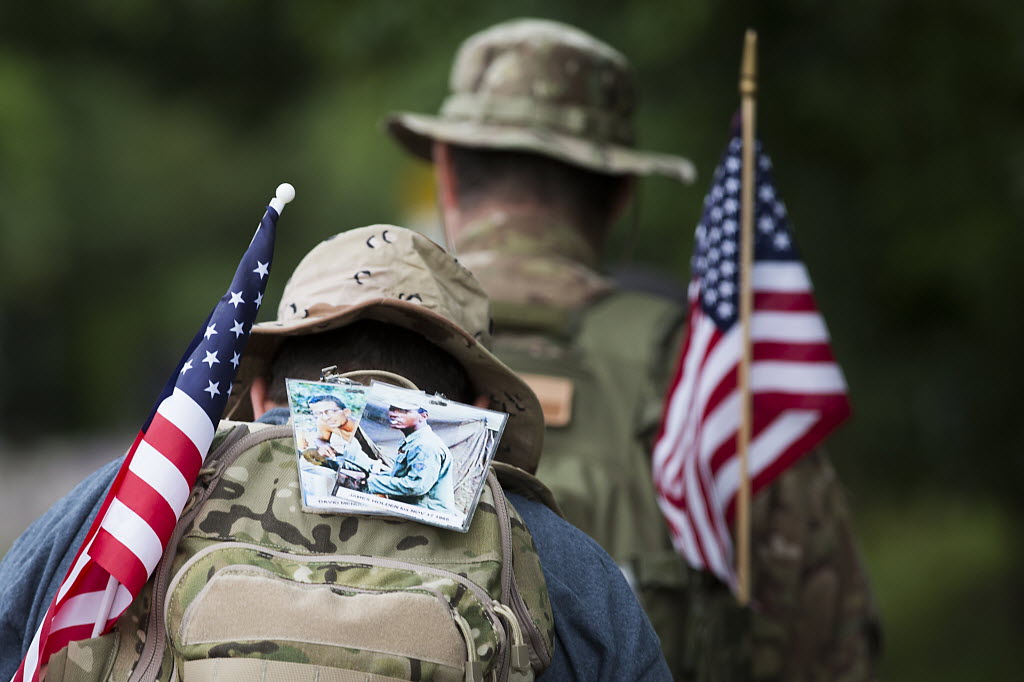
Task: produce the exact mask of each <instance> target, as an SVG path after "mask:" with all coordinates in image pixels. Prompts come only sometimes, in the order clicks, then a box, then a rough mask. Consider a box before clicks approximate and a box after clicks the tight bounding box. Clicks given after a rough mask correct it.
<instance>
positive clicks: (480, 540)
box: [47, 422, 554, 682]
mask: <svg viewBox="0 0 1024 682" xmlns="http://www.w3.org/2000/svg"><path fill="white" fill-rule="evenodd" d="M494 469H495V470H496V471H498V472H499V474H500V475H502V477H503V481H505V480H507V481H510V482H511V484H512V485H515V484H516V482H519V483H522V482H524V481H526V482H527V483H528V484H529V483H530V478H531V477H529V476H528V475H527V474H526V473H525V472H522V471H520V470H518V469H514V468H513V467H509V466H508V465H504V464H500V463H496V464H495V466H494ZM532 489H533V490H535V491H537V490H539V491H540V492H539V494H537V495H535V497H538V498H540V499H541V500H542V501H543V498H544V494H543V490H542V489H541V488H540V487H539V486H536V487H532ZM553 631H554V622H553V616H552V612H551V607H550V604H549V602H548V594H547V588H546V585H545V583H544V578H543V575H542V573H541V567H540V559H539V557H538V556H537V552H536V549H535V548H534V545H533V540H532V537H531V536H530V533H529V531H528V530H527V528H526V526H525V525H524V524H523V522H522V519H521V518H520V517H519V516H518V514H517V513H516V511H515V509H513V508H512V506H511V505H510V504H508V503H507V501H506V498H505V495H504V492H503V491H502V487H501V485H499V483H498V481H497V479H496V477H495V474H494V472H493V471H492V472H491V473H489V474H488V484H487V485H486V486H485V487H484V491H483V494H482V496H481V498H480V502H479V504H478V506H477V510H476V514H475V516H474V519H473V523H472V525H471V527H470V530H469V532H467V533H457V532H454V531H449V530H444V529H440V528H434V527H432V526H425V525H422V524H418V523H414V522H410V521H402V520H397V519H391V518H383V517H368V516H362V517H360V516H347V515H337V514H310V513H304V512H302V511H301V504H300V500H299V490H298V474H297V471H296V466H295V461H294V444H293V440H292V434H291V427H290V426H268V425H262V424H248V423H232V422H223V423H222V424H221V428H220V429H219V430H218V433H217V437H216V439H215V440H214V445H213V447H212V448H211V454H210V455H209V456H208V457H207V460H206V463H205V465H204V468H203V470H202V471H201V472H200V475H199V480H198V482H197V483H196V485H195V487H194V488H193V490H192V494H191V497H190V498H189V501H188V503H187V504H186V505H185V511H184V512H183V514H182V516H181V519H180V520H179V522H178V525H177V527H176V529H175V535H174V536H173V537H172V539H171V543H170V544H169V545H168V548H167V551H166V552H165V553H164V556H163V559H162V560H161V562H160V564H159V565H158V567H157V569H156V571H155V573H154V574H153V576H152V577H151V578H150V580H149V582H148V583H147V584H146V587H145V588H144V589H143V591H142V593H141V594H140V595H139V597H138V598H136V600H135V601H134V602H133V603H132V605H131V606H130V607H129V608H128V610H127V611H126V612H125V614H124V615H122V617H121V618H120V619H119V621H118V623H117V625H116V627H115V629H114V630H113V631H112V632H110V633H108V634H106V635H104V636H103V637H100V638H97V639H91V640H85V641H82V642H77V643H72V644H71V645H70V646H69V647H67V648H66V649H64V650H62V651H61V652H59V653H58V654H56V655H54V656H53V657H52V658H51V661H50V664H49V669H48V672H47V679H48V680H51V681H52V680H65V681H67V682H79V681H82V682H85V681H86V680H132V681H134V680H196V679H198V680H221V681H236V680H237V681H242V680H276V679H288V680H310V682H313V681H318V682H335V681H337V682H348V681H350V680H352V681H354V680H359V681H364V680H365V681H371V682H385V681H389V680H427V679H431V680H460V681H462V680H466V681H469V680H484V679H488V680H491V679H495V680H532V679H534V677H535V675H536V674H539V673H540V672H541V671H543V670H544V668H545V667H546V666H547V665H548V664H549V663H550V661H551V652H552V647H553V640H552V638H553Z"/></svg>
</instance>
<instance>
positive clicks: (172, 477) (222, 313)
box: [12, 184, 295, 682]
mask: <svg viewBox="0 0 1024 682" xmlns="http://www.w3.org/2000/svg"><path fill="white" fill-rule="evenodd" d="M294 195H295V192H294V190H293V189H292V187H291V185H287V184H285V185H281V186H280V187H278V190H277V197H276V198H275V199H273V200H272V201H271V202H270V206H269V207H268V208H267V211H266V213H265V214H264V216H263V219H262V220H261V221H260V224H259V226H258V227H257V228H256V234H255V235H254V236H253V238H252V242H251V243H250V244H249V248H248V249H247V250H246V252H245V255H244V256H242V260H241V262H240V263H239V264H238V269H237V271H236V272H235V276H234V279H233V280H232V281H231V287H230V288H229V289H228V291H227V292H226V293H225V294H224V296H223V297H222V298H221V299H220V301H219V302H218V303H217V305H216V306H215V307H214V309H213V312H211V313H210V316H209V317H208V318H207V320H206V322H205V323H203V325H202V327H201V328H200V330H199V332H198V333H197V334H196V336H195V338H194V339H192V342H191V343H190V344H189V346H188V349H187V350H186V351H185V354H184V356H183V357H182V358H181V361H180V363H179V364H178V368H177V369H176V371H175V372H174V373H173V374H172V375H171V378H170V380H169V381H168V382H167V385H166V386H165V387H164V390H163V393H161V395H160V397H159V398H158V399H157V401H156V406H155V407H154V408H153V411H152V412H151V413H150V416H149V418H148V419H146V421H145V423H144V424H143V425H142V428H141V429H140V431H139V435H138V436H137V437H136V439H135V442H134V443H133V444H132V446H131V448H130V449H129V450H128V453H127V455H126V456H125V460H124V464H123V465H122V466H121V469H120V471H119V472H118V474H117V477H116V478H115V479H114V482H113V484H112V485H111V489H110V492H109V493H108V494H107V497H106V499H105V500H104V501H103V505H102V506H101V507H100V511H99V513H98V514H97V516H96V519H95V521H94V522H93V524H92V527H91V528H90V529H89V533H88V535H87V536H86V539H85V542H84V543H83V544H82V547H81V548H80V549H79V550H78V554H77V556H76V557H75V560H74V562H72V564H71V568H70V570H69V571H68V575H67V577H65V579H64V582H63V583H61V586H60V588H59V589H58V591H57V595H56V596H55V597H54V600H53V602H51V604H50V608H49V609H48V610H47V612H46V614H45V616H44V617H43V621H42V623H41V624H40V626H39V629H38V630H37V631H36V635H35V638H34V639H33V640H32V643H31V644H30V645H29V649H28V651H27V653H26V654H25V658H24V659H23V660H22V663H21V666H20V667H19V668H18V671H17V672H16V673H15V675H14V677H13V678H12V682H22V681H25V682H28V681H32V682H35V681H36V680H38V679H40V672H41V671H42V669H43V666H45V665H46V663H47V661H48V660H49V658H50V656H51V655H52V654H54V653H56V652H57V651H60V650H61V649H63V648H64V647H66V646H67V645H68V644H69V643H70V642H73V641H76V640H82V639H88V638H90V637H95V636H97V635H99V634H100V633H102V632H106V631H107V630H108V629H109V628H110V627H111V626H113V624H114V623H115V622H116V621H117V619H118V617H119V616H120V615H121V614H122V613H124V611H125V609H127V608H128V606H129V605H130V604H131V602H132V600H133V599H134V598H135V597H136V596H137V595H138V593H139V592H140V591H141V589H142V587H143V585H144V584H145V583H146V581H147V580H148V579H149V576H150V574H151V573H152V572H153V569H154V568H156V565H157V563H158V562H159V561H160V557H161V556H162V554H163V552H164V548H165V547H166V545H167V542H168V540H169V539H170V536H171V533H172V532H173V530H174V524H175V523H176V522H177V520H178V517H179V516H180V514H181V511H182V508H183V507H184V506H185V502H186V501H187V500H188V496H189V493H190V491H191V490H192V486H193V485H194V484H195V481H196V477H197V475H198V473H199V469H200V467H201V466H202V464H203V460H204V458H205V457H206V453H207V450H208V449H209V447H210V443H211V442H212V441H213V436H214V433H215V431H216V427H217V422H218V421H219V420H220V415H221V413H223V411H224V407H225V405H226V403H227V399H228V394H229V393H230V391H231V384H232V382H233V380H234V376H235V370H236V369H237V368H238V364H239V361H240V359H241V354H242V351H243V349H244V348H245V344H246V341H247V340H248V336H249V331H250V330H251V329H252V324H253V321H254V320H255V319H256V313H257V311H258V310H259V308H260V304H261V303H262V302H263V293H264V291H265V290H266V285H267V279H268V275H269V271H270V262H271V257H272V256H273V252H274V233H275V229H276V225H277V219H278V216H279V215H280V212H281V211H282V210H283V209H284V205H285V204H286V203H287V202H289V201H291V199H292V198H293V197H294Z"/></svg>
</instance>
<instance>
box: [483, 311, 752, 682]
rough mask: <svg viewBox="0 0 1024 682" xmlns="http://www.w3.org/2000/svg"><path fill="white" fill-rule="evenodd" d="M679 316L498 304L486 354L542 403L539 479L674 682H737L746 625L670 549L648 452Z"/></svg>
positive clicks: (720, 593) (722, 592)
mask: <svg viewBox="0 0 1024 682" xmlns="http://www.w3.org/2000/svg"><path fill="white" fill-rule="evenodd" d="M683 316H684V310H683V309H682V307H681V306H679V305H678V304H676V303H674V302H672V301H670V300H667V299H663V298H660V297H655V296H651V295H648V294H642V293H636V292H615V293H612V294H610V295H608V296H605V297H603V298H601V299H599V300H597V301H596V302H594V303H591V304H590V305H588V306H586V307H585V308H582V309H578V310H569V311H567V310H565V309H558V308H553V307H542V306H536V305H531V306H525V305H516V304H503V303H500V302H499V303H496V304H495V306H494V318H495V330H494V332H495V333H494V351H495V353H496V354H497V355H498V357H499V358H501V359H502V360H503V361H504V362H505V363H506V364H508V365H509V366H510V367H512V368H513V369H514V370H516V371H517V372H519V373H520V374H521V375H523V376H524V378H526V379H527V382H528V383H530V384H531V387H533V388H534V389H535V391H536V392H537V393H538V395H539V397H540V398H541V403H542V405H543V406H544V410H545V419H546V421H547V428H546V431H545V435H544V454H543V456H542V457H541V461H540V467H539V469H538V472H537V476H538V478H540V479H541V481H542V482H543V483H544V484H545V485H547V486H548V487H549V488H550V489H551V491H552V492H553V493H554V495H555V499H556V500H557V501H558V504H559V506H560V507H561V508H562V510H563V511H564V512H565V515H566V518H567V519H568V520H569V521H571V522H572V523H573V524H575V525H576V526H578V527H579V528H581V529H582V530H583V531H585V532H586V533H587V534H589V535H590V536H591V537H593V538H594V539H595V540H597V541H598V543H600V544H601V546H602V547H604V549H605V550H606V551H608V553H609V554H611V555H612V557H613V558H614V559H615V560H616V562H618V564H619V566H620V567H621V568H622V571H623V573H624V574H625V575H626V577H627V580H629V581H630V582H631V584H632V585H633V588H634V590H635V591H636V593H637V596H638V597H639V598H640V601H641V603H642V604H643V606H644V608H645V610H646V611H647V614H648V616H649V617H650V619H651V622H652V623H653V624H654V627H655V630H656V631H657V633H658V635H659V637H660V638H661V642H662V649H663V651H664V652H665V655H666V658H667V659H668V662H669V667H670V668H671V669H672V672H673V675H674V676H675V678H676V679H700V680H716V679H723V680H736V679H746V675H747V674H748V673H747V671H749V656H748V654H747V646H748V645H747V639H748V636H749V635H748V632H749V626H748V620H747V614H746V612H745V611H744V610H741V609H739V608H738V607H737V606H736V605H735V601H734V599H733V598H732V595H731V594H730V593H729V591H728V589H727V588H725V587H724V586H723V585H721V584H720V583H718V582H717V581H716V580H714V578H712V577H710V576H708V575H705V574H702V573H698V572H696V571H693V570H692V569H689V568H688V567H687V566H686V565H685V563H684V562H683V560H682V559H681V558H680V556H679V555H678V554H677V553H676V552H675V551H674V549H673V548H672V544H671V541H670V539H669V534H668V530H667V528H666V525H665V521H664V519H663V517H662V514H661V511H660V509H659V508H658V504H657V501H656V496H655V490H654V486H653V483H652V479H651V468H650V456H649V453H650V448H651V443H652V441H653V439H654V437H655V436H656V432H657V428H658V424H659V421H660V418H661V406H662V403H663V398H664V391H665V387H666V384H667V382H668V380H669V379H670V377H671V375H672V370H673V363H674V361H675V356H676V353H677V352H678V343H679V342H680V341H681V338H680V332H681V328H682V324H683V322H684V319H683Z"/></svg>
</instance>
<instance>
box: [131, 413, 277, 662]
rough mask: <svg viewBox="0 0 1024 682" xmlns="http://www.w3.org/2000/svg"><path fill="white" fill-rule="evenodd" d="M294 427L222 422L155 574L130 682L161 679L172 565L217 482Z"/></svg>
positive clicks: (165, 644) (165, 647)
mask: <svg viewBox="0 0 1024 682" xmlns="http://www.w3.org/2000/svg"><path fill="white" fill-rule="evenodd" d="M291 432H292V430H291V427H290V426H268V425H264V424H254V423H247V422H228V421H225V422H222V423H221V425H220V427H219V428H218V434H217V436H215V437H214V445H213V446H212V449H211V452H210V454H209V455H208V456H207V458H206V460H205V461H204V463H203V468H202V469H201V470H200V472H199V479H198V480H197V481H196V485H195V486H193V487H192V493H191V494H190V495H189V498H188V501H187V502H185V507H184V508H183V509H182V512H181V517H180V518H179V519H178V523H177V524H175V526H174V533H173V534H172V535H171V539H170V541H169V542H168V543H167V548H166V549H165V550H164V554H163V556H162V557H161V559H160V563H158V564H157V567H156V570H155V571H154V572H153V576H152V578H151V580H152V581H153V589H152V601H151V604H150V610H149V620H148V622H147V624H146V641H145V644H144V645H143V647H142V650H141V651H140V652H139V656H138V663H137V664H136V665H135V669H134V670H133V671H132V675H131V677H129V678H128V682H153V681H154V680H156V679H158V678H157V676H158V675H159V674H160V667H161V663H162V662H163V659H164V652H165V651H166V649H167V637H166V632H165V631H164V627H165V625H164V618H163V611H164V597H165V596H166V593H167V586H168V583H169V582H170V579H171V564H172V563H173V561H174V557H175V555H176V554H177V550H178V543H179V542H180V541H181V537H182V535H183V534H184V532H185V529H186V528H188V527H189V526H191V522H192V520H193V518H194V517H195V515H196V513H198V511H199V510H200V509H201V508H202V503H203V502H205V501H206V499H207V498H208V497H209V495H210V494H211V493H212V492H213V490H214V488H216V487H217V482H218V481H220V479H221V477H222V476H223V475H224V471H225V470H226V469H227V468H228V467H229V466H230V465H231V463H232V462H234V461H235V460H236V459H237V458H238V456H239V455H240V454H242V453H243V452H245V451H246V450H247V449H249V448H251V447H252V446H254V445H257V444H259V443H261V442H263V441H265V440H270V439H272V438H276V437H280V436H282V435H291Z"/></svg>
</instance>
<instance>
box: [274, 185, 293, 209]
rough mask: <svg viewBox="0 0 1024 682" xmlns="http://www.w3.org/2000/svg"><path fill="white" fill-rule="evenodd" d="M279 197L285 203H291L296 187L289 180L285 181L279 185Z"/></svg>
mask: <svg viewBox="0 0 1024 682" xmlns="http://www.w3.org/2000/svg"><path fill="white" fill-rule="evenodd" d="M277 198H278V199H280V200H281V201H283V202H284V203H286V204H287V203H289V202H290V201H291V200H292V199H294V198H295V188H294V187H292V186H291V184H289V183H287V182H283V183H281V184H280V185H278V186H277Z"/></svg>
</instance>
